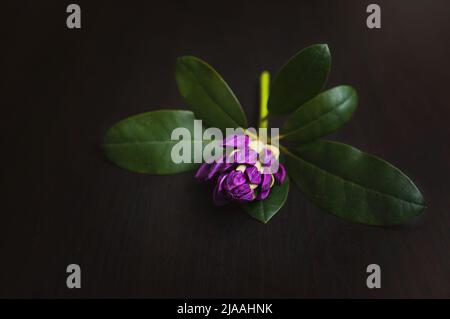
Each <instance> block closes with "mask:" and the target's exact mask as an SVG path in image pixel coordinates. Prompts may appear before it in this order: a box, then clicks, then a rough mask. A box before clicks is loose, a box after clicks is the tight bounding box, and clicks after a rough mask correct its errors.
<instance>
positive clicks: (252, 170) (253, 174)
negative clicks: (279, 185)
mask: <svg viewBox="0 0 450 319" xmlns="http://www.w3.org/2000/svg"><path fill="white" fill-rule="evenodd" d="M245 175H246V176H247V179H248V181H249V182H250V184H259V183H261V173H260V172H259V171H258V168H257V167H256V166H249V167H247V168H246V169H245Z"/></svg>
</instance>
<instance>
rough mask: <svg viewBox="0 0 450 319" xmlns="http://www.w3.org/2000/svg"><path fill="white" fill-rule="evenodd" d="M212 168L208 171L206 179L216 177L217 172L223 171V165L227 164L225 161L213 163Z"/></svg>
mask: <svg viewBox="0 0 450 319" xmlns="http://www.w3.org/2000/svg"><path fill="white" fill-rule="evenodd" d="M210 165H211V166H210V169H209V172H208V176H207V177H206V180H209V179H211V178H213V177H214V175H216V174H217V173H221V172H222V170H223V167H224V166H225V163H215V162H214V163H211V164H210Z"/></svg>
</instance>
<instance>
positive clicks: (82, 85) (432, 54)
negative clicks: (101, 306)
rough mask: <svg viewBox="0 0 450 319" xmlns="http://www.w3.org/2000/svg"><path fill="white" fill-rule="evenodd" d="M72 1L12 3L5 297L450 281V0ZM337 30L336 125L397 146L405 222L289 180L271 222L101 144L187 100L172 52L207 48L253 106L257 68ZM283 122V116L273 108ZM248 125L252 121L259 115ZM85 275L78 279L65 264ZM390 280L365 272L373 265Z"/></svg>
mask: <svg viewBox="0 0 450 319" xmlns="http://www.w3.org/2000/svg"><path fill="white" fill-rule="evenodd" d="M75 2H76V3H78V4H80V5H81V9H82V29H81V30H69V29H67V28H66V25H65V20H66V16H67V14H66V12H65V10H66V6H67V5H68V4H69V3H70V2H69V1H14V2H13V1H11V2H10V3H4V2H2V4H1V8H2V9H1V12H2V17H1V22H0V23H1V30H0V32H1V38H0V41H1V42H0V43H1V46H0V51H1V71H0V81H1V82H0V87H1V94H0V101H1V103H0V105H1V116H0V119H1V123H2V124H1V131H2V134H1V146H2V151H1V181H0V183H1V184H0V185H1V203H0V208H1V213H0V253H1V255H0V256H1V257H0V296H1V297H447V298H448V297H450V215H449V213H450V209H449V208H450V195H449V192H450V170H449V166H450V148H449V137H450V124H449V123H450V111H449V110H450V105H449V102H448V101H449V99H448V96H449V91H450V81H449V80H450V62H449V61H450V44H449V38H450V18H449V17H450V3H449V2H448V1H446V0H441V1H439V0H433V1H425V0H422V1H418V0H416V1H411V0H408V1H406V0H404V1H400V0H397V1H380V0H377V1H374V2H375V3H378V4H379V5H380V6H381V8H382V29H381V30H369V29H368V28H367V27H366V25H365V20H366V17H367V14H366V12H365V11H366V6H367V5H368V4H369V3H372V2H373V1H356V0H355V1H343V0H341V1H331V0H330V1H299V0H296V1H267V3H266V2H264V1H255V2H251V1H245V2H244V1H236V2H233V1H206V2H202V1H185V2H181V1H179V2H174V1H160V3H159V4H158V3H155V2H153V1H142V2H138V1H117V2H113V1H75ZM322 42H323V43H328V44H329V46H330V49H331V52H332V56H333V66H332V72H331V76H330V80H329V83H328V87H331V86H334V85H338V84H344V83H345V84H351V85H353V86H355V87H356V89H357V90H358V92H359V95H360V105H359V109H358V110H357V112H356V114H355V115H354V118H353V120H352V121H351V123H349V124H348V125H347V126H346V127H345V128H344V129H342V130H341V131H340V132H339V133H337V134H336V135H335V136H334V137H333V138H336V139H338V140H340V141H345V142H346V143H349V144H352V145H355V146H356V147H359V148H361V149H363V150H365V151H368V152H370V153H373V154H376V155H378V156H381V157H383V158H386V159H387V160H389V161H391V162H392V163H394V164H395V165H396V166H398V167H400V168H401V169H402V170H403V171H404V172H406V173H407V174H408V175H410V176H411V178H413V180H414V181H415V182H416V183H417V184H418V186H419V187H420V189H421V190H422V192H423V194H424V196H425V199H426V201H427V204H428V209H427V210H426V214H425V215H424V216H423V217H422V218H419V219H418V220H415V221H413V222H411V223H409V224H407V225H404V226H401V227H393V228H377V227H368V226H362V225H355V224H350V223H347V222H345V221H342V220H339V219H337V218H335V217H334V216H331V215H329V214H327V213H324V212H322V211H321V210H319V209H317V208H316V207H315V206H313V205H312V204H311V203H309V202H308V201H307V200H306V199H305V198H304V197H303V195H302V194H301V193H300V192H299V191H298V190H297V189H295V188H294V187H293V188H292V191H291V192H290V194H289V198H288V200H287V203H286V205H285V207H284V208H283V209H282V210H281V211H280V212H279V213H278V215H276V217H275V218H274V219H273V220H272V221H271V222H270V223H269V224H267V225H263V224H260V223H258V222H257V221H255V220H253V219H251V218H250V217H248V216H247V215H245V214H244V213H243V212H242V211H240V210H238V209H235V208H232V207H227V208H220V209H218V208H216V207H214V206H213V204H212V201H211V194H210V189H209V188H207V187H205V186H204V185H199V184H198V183H196V182H195V181H194V179H193V172H189V173H184V174H181V175H176V176H149V175H138V174H133V173H129V172H126V171H124V170H122V169H119V168H117V167H115V166H114V165H112V164H111V163H109V162H108V161H106V160H105V158H104V157H103V154H102V152H101V150H100V148H99V144H100V142H101V139H102V136H103V134H104V132H105V130H106V129H107V128H108V127H109V126H110V125H112V124H113V123H115V122H116V121H118V120H120V119H122V118H124V117H127V116H129V115H132V114H136V113H140V112H145V111H149V110H155V109H159V108H185V107H186V105H185V104H184V103H183V101H182V99H181V97H180V95H179V94H178V92H177V88H176V84H175V77H174V62H175V58H176V57H177V56H181V55H186V54H192V55H196V56H199V57H201V58H203V59H205V60H206V61H208V62H210V63H211V64H212V65H213V66H215V67H216V69H217V70H218V71H219V72H220V73H221V74H222V75H223V76H224V78H225V79H226V80H227V81H228V82H229V83H230V85H231V86H232V87H233V89H234V91H235V93H236V95H237V96H238V97H239V98H240V100H241V102H242V104H243V105H244V108H245V110H246V112H247V113H248V114H249V116H250V118H252V119H255V117H256V115H257V114H256V110H257V105H258V100H257V89H258V88H257V79H258V75H259V73H260V72H261V71H262V70H264V69H268V70H270V71H271V72H272V73H274V72H275V71H276V70H277V69H278V68H279V67H280V66H281V65H282V64H283V63H284V62H285V61H286V60H287V59H288V58H289V57H290V56H291V55H293V54H294V53H296V52H297V51H298V50H300V49H302V48H303V47H305V46H308V45H310V44H313V43H322ZM272 123H277V122H272ZM252 124H255V123H254V122H253V123H252ZM70 263H77V264H79V265H80V266H81V269H82V288H81V289H78V290H77V289H73V290H69V289H67V288H66V284H65V281H66V275H67V274H66V272H65V270H66V266H67V265H68V264H70ZM371 263H376V264H379V265H380V266H381V269H382V288H381V289H378V290H369V289H368V288H367V287H366V284H365V281H366V276H367V274H366V272H365V270H366V266H367V265H368V264H371Z"/></svg>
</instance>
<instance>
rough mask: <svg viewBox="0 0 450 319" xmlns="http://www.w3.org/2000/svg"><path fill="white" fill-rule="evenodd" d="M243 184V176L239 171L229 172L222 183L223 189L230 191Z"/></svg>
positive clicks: (244, 180)
mask: <svg viewBox="0 0 450 319" xmlns="http://www.w3.org/2000/svg"><path fill="white" fill-rule="evenodd" d="M245 182H246V179H245V176H244V174H243V173H242V172H241V171H231V172H230V173H229V174H228V176H227V178H226V180H225V182H224V188H225V189H226V190H228V191H230V190H232V189H233V188H235V187H237V186H240V185H242V184H244V183H245Z"/></svg>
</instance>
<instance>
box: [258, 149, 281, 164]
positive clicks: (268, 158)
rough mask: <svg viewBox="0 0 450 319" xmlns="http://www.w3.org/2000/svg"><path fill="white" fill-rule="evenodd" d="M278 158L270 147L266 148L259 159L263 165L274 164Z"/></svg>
mask: <svg viewBox="0 0 450 319" xmlns="http://www.w3.org/2000/svg"><path fill="white" fill-rule="evenodd" d="M276 160H277V159H276V158H275V156H274V155H273V153H272V151H271V150H269V149H264V151H263V152H261V154H260V156H259V161H260V162H261V164H262V165H263V166H272V163H275V161H276Z"/></svg>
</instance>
